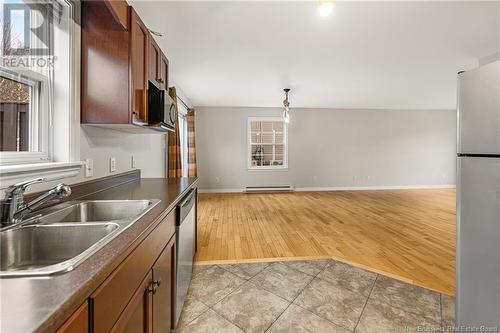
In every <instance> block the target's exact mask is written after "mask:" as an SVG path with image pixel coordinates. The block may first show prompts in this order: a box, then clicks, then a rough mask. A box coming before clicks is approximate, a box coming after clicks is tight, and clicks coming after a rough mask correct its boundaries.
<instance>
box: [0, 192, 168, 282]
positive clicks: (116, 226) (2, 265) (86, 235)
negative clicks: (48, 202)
mask: <svg viewBox="0 0 500 333" xmlns="http://www.w3.org/2000/svg"><path fill="white" fill-rule="evenodd" d="M158 202H159V200H105V201H95V200H93V201H72V202H68V203H63V204H60V205H57V206H54V207H51V208H49V209H46V210H44V211H40V212H39V214H37V215H36V216H32V217H31V218H28V219H27V220H26V221H25V222H23V223H22V224H21V225H18V226H15V227H11V228H7V229H4V230H2V231H0V276H1V277H9V276H37V275H39V276H40V275H42V276H43V275H51V274H54V273H61V272H65V271H69V270H72V269H74V268H75V267H76V266H77V265H78V264H80V263H81V262H82V261H84V260H85V259H86V258H88V257H89V256H91V255H92V254H94V253H95V252H97V251H98V250H99V249H100V248H102V247H103V246H104V245H106V244H107V243H108V242H109V241H111V240H112V239H113V238H115V237H116V236H118V235H119V234H120V233H121V232H123V231H124V230H125V229H126V228H128V227H129V226H130V225H132V224H133V223H134V222H135V221H137V220H138V219H139V218H140V217H141V216H142V215H144V214H145V213H146V212H147V211H149V210H150V209H151V208H153V207H154V206H155V205H156V204H158Z"/></svg>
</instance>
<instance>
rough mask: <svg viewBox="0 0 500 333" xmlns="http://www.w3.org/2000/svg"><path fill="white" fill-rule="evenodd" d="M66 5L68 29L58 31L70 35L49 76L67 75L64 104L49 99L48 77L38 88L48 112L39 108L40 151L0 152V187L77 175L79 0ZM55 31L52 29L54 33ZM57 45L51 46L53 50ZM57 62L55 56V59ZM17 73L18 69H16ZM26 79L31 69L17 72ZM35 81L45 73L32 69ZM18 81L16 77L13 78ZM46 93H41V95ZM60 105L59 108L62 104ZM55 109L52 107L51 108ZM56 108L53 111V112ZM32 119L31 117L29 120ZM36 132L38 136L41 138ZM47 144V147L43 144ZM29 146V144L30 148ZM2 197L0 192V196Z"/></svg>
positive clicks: (50, 93)
mask: <svg viewBox="0 0 500 333" xmlns="http://www.w3.org/2000/svg"><path fill="white" fill-rule="evenodd" d="M63 1H64V2H65V3H66V4H67V8H65V10H68V15H69V17H70V18H71V19H70V20H69V21H68V26H67V30H64V31H63V32H59V34H60V37H61V38H63V39H68V38H69V40H68V41H69V43H68V48H69V50H68V53H67V57H66V61H67V62H64V61H63V62H62V63H60V64H59V63H58V64H56V68H57V67H59V68H62V69H63V70H62V71H60V72H59V73H55V75H54V74H51V75H52V76H58V74H59V76H60V77H66V78H67V79H68V82H67V84H64V87H63V88H64V91H65V93H67V95H65V98H66V101H67V102H68V103H67V104H66V103H65V102H61V100H59V102H58V103H56V102H54V100H53V101H52V104H50V100H49V99H50V97H51V95H52V94H54V91H53V90H52V91H51V89H49V84H51V83H50V82H48V80H47V79H45V80H46V81H45V84H43V80H42V84H41V88H42V89H44V88H46V89H47V91H48V93H47V94H45V96H47V100H46V101H45V100H44V101H43V103H46V104H45V105H43V106H44V107H45V108H46V110H47V111H45V110H44V111H40V112H39V114H43V117H45V118H44V120H43V121H44V122H45V123H43V124H42V125H43V126H44V129H47V130H45V131H44V130H42V131H41V132H42V133H44V132H46V134H45V133H44V134H43V135H42V139H43V140H42V141H43V142H42V146H39V148H38V150H41V152H40V151H39V152H1V153H0V183H1V184H0V189H4V188H6V187H8V186H9V185H12V184H15V183H17V182H20V181H24V180H28V179H32V178H35V177H43V178H45V180H46V181H50V180H57V179H63V178H69V177H76V176H78V174H79V171H80V169H81V166H82V165H83V163H82V162H81V161H80V160H79V159H80V40H81V38H80V26H79V23H78V22H80V6H81V3H80V1H79V0H63ZM54 33H55V32H54ZM56 48H57V45H54V50H55V49H56ZM56 61H58V59H56ZM16 72H17V71H16ZM19 72H20V73H21V74H23V75H24V76H26V77H27V78H29V77H30V76H31V74H32V73H31V71H25V70H22V71H19ZM33 73H34V74H35V75H38V76H35V77H33V79H35V80H37V79H40V78H41V77H45V76H44V75H41V74H38V73H36V72H34V71H33ZM16 80H18V79H16ZM44 93H45V92H43V93H41V94H40V95H41V96H42V95H44ZM61 106H62V107H61ZM52 109H54V110H52ZM54 111H55V112H54ZM30 121H31V120H30ZM38 134H39V133H37V136H38V137H40V136H39V135H38ZM44 145H46V146H44ZM30 148H31V147H30ZM0 197H1V195H0Z"/></svg>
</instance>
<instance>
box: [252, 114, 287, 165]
mask: <svg viewBox="0 0 500 333" xmlns="http://www.w3.org/2000/svg"><path fill="white" fill-rule="evenodd" d="M254 121H273V122H282V123H283V146H284V147H283V165H265V166H255V165H252V122H254ZM273 145H275V143H273ZM247 169H248V170H251V171H283V170H288V124H287V123H286V122H285V121H284V120H283V118H282V117H248V120H247Z"/></svg>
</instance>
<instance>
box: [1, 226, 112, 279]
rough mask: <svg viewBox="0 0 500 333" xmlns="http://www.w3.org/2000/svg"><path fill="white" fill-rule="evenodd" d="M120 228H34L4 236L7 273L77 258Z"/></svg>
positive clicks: (10, 231) (4, 258)
mask: <svg viewBox="0 0 500 333" xmlns="http://www.w3.org/2000/svg"><path fill="white" fill-rule="evenodd" d="M116 229H118V224H116V223H95V224H79V225H67V224H61V225H32V226H25V227H21V228H18V229H12V230H7V231H5V232H2V233H1V235H0V249H1V254H0V257H1V263H0V267H1V270H2V272H3V271H19V270H37V269H40V268H42V267H47V266H51V265H57V264H59V263H61V262H64V261H66V260H70V259H72V258H75V257H77V256H78V255H80V254H82V253H83V252H85V251H86V250H88V249H89V248H90V247H92V246H93V245H94V244H96V243H98V242H99V241H101V240H102V239H104V238H105V237H106V236H108V235H110V234H111V233H112V232H113V231H115V230H116Z"/></svg>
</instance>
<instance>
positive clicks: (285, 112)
mask: <svg viewBox="0 0 500 333" xmlns="http://www.w3.org/2000/svg"><path fill="white" fill-rule="evenodd" d="M283 90H284V91H285V100H284V101H283V106H284V108H285V109H284V110H283V121H284V122H285V123H287V124H288V123H289V122H290V101H289V100H288V92H289V91H290V88H285V89H283Z"/></svg>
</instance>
